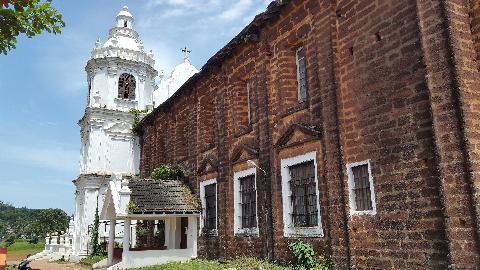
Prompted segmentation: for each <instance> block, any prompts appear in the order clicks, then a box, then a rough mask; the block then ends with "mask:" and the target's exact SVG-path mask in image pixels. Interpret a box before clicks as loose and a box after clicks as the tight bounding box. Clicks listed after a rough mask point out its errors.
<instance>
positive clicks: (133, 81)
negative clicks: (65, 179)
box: [57, 6, 198, 260]
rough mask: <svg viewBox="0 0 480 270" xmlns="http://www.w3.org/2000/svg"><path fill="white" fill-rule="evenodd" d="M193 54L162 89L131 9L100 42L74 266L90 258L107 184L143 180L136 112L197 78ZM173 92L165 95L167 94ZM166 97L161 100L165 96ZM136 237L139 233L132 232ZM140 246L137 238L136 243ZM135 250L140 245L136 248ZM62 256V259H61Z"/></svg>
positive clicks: (90, 68) (85, 133)
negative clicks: (125, 179)
mask: <svg viewBox="0 0 480 270" xmlns="http://www.w3.org/2000/svg"><path fill="white" fill-rule="evenodd" d="M187 56H188V54H186V57H185V58H184V61H183V63H181V64H179V65H178V66H177V67H176V68H175V70H174V72H173V73H172V76H171V77H169V78H162V80H161V82H160V84H159V85H158V86H157V85H156V83H155V78H156V77H157V75H158V72H157V71H156V70H155V68H154V64H155V60H154V55H153V53H152V51H149V52H147V51H145V49H144V46H143V43H142V41H141V39H140V37H139V34H138V33H137V32H136V31H135V30H134V17H133V16H132V14H131V13H130V12H129V10H128V7H126V6H125V7H123V9H122V10H121V11H120V12H119V13H118V15H117V16H116V25H115V26H114V27H113V28H111V29H110V31H109V35H108V40H107V41H106V42H105V43H103V44H102V43H100V41H97V42H96V44H95V48H94V49H93V50H92V53H91V58H90V59H89V60H88V62H87V65H86V67H85V70H86V72H87V80H88V100H87V105H86V109H85V114H84V116H83V118H82V119H81V120H80V121H79V122H78V124H79V126H80V129H81V132H80V133H81V150H80V175H79V177H78V178H77V179H76V180H74V181H73V182H74V184H75V188H76V191H75V215H74V219H75V220H74V224H73V225H74V226H73V228H72V229H71V230H72V231H71V232H70V233H71V234H72V236H71V238H72V239H71V240H72V243H71V246H68V248H66V250H67V251H68V252H66V253H65V254H61V255H68V256H70V258H71V259H72V260H79V259H81V258H84V257H86V256H88V254H89V252H90V251H89V249H91V239H90V234H91V231H92V225H93V220H94V217H95V211H96V209H97V208H98V209H99V211H101V210H102V207H103V203H104V201H105V194H106V192H107V189H108V184H109V182H110V181H111V180H112V179H115V177H116V176H122V177H132V176H135V175H138V174H139V160H140V152H139V151H140V148H139V141H138V137H137V136H135V135H134V133H133V132H132V125H133V121H134V120H133V117H132V113H131V112H132V110H136V111H145V110H147V111H152V110H153V108H154V106H155V104H156V105H157V106H158V104H161V103H162V102H163V101H164V100H166V99H168V97H169V96H168V95H173V94H174V93H175V91H176V90H177V89H178V87H179V86H180V85H182V84H183V82H185V81H186V80H187V79H188V78H189V77H190V76H192V75H193V74H194V73H196V72H198V70H197V69H196V68H195V67H193V66H192V65H191V64H190V62H189V60H188V57H187ZM165 89H168V90H169V91H168V92H167V94H166V95H164V94H163V92H165ZM160 92H161V94H160ZM110 226H111V223H110V222H109V221H108V220H107V221H102V226H101V228H100V229H101V230H100V238H101V239H108V237H109V231H110ZM116 227H117V228H116V230H114V231H116V235H115V241H116V242H118V243H121V242H122V240H123V236H124V235H123V222H118V223H116ZM132 234H133V236H134V235H135V227H133V229H132ZM133 241H135V237H133ZM133 245H135V242H133ZM58 256H60V255H57V257H58Z"/></svg>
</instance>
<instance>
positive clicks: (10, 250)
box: [0, 240, 45, 261]
mask: <svg viewBox="0 0 480 270" xmlns="http://www.w3.org/2000/svg"><path fill="white" fill-rule="evenodd" d="M0 247H5V243H4V242H2V243H0ZM44 247H45V241H38V243H37V244H30V243H28V241H26V240H15V243H14V244H13V245H11V246H9V247H6V248H7V261H20V260H22V259H24V258H25V257H26V256H27V255H28V254H31V255H34V254H36V253H38V252H40V251H42V250H43V248H44Z"/></svg>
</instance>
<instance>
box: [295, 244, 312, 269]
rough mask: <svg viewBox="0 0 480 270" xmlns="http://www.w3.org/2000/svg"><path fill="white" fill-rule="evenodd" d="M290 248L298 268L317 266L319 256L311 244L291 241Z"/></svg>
mask: <svg viewBox="0 0 480 270" xmlns="http://www.w3.org/2000/svg"><path fill="white" fill-rule="evenodd" d="M288 248H289V249H290V250H291V251H292V252H293V256H294V257H295V259H296V265H295V268H294V269H296V270H313V269H316V266H317V258H316V256H315V251H314V250H313V247H312V245H311V244H308V243H305V242H302V241H297V242H293V243H290V244H289V245H288Z"/></svg>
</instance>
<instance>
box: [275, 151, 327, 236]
mask: <svg viewBox="0 0 480 270" xmlns="http://www.w3.org/2000/svg"><path fill="white" fill-rule="evenodd" d="M316 157H317V152H315V151H314V152H310V153H306V154H303V155H299V156H295V157H291V158H286V159H282V160H281V176H282V203H283V235H284V236H285V237H323V236H324V233H323V227H322V216H321V211H320V192H319V190H318V173H317V158H316ZM312 160H313V164H314V169H315V187H316V189H315V191H316V193H317V211H318V224H317V226H315V227H295V226H294V224H293V218H292V213H293V203H292V200H291V197H292V191H291V189H290V185H289V181H290V179H291V177H290V167H291V166H294V165H297V164H300V163H304V162H307V161H312Z"/></svg>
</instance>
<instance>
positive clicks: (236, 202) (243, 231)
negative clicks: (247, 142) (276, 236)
mask: <svg viewBox="0 0 480 270" xmlns="http://www.w3.org/2000/svg"><path fill="white" fill-rule="evenodd" d="M250 175H254V176H255V197H256V205H255V207H256V209H255V217H256V218H257V227H255V228H242V207H241V205H242V202H241V196H240V178H243V177H246V176H250ZM233 212H234V217H233V224H234V225H233V226H234V228H233V230H234V235H242V236H259V231H258V192H257V168H255V167H253V168H249V169H246V170H243V171H239V172H235V173H234V174H233Z"/></svg>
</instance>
